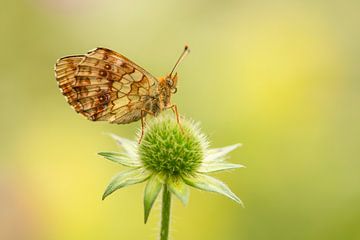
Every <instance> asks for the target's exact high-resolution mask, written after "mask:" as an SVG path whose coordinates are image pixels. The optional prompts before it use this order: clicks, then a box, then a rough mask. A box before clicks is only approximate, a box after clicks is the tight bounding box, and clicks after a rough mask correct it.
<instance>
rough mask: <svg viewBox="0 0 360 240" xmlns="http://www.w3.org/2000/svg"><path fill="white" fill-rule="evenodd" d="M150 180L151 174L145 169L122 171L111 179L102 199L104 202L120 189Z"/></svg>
mask: <svg viewBox="0 0 360 240" xmlns="http://www.w3.org/2000/svg"><path fill="white" fill-rule="evenodd" d="M148 178H149V173H148V172H147V171H146V170H145V169H144V168H131V169H128V170H125V171H122V172H120V173H119V174H118V175H116V176H115V177H113V178H112V179H111V181H110V184H109V185H108V187H107V188H106V190H105V192H104V194H103V197H102V199H103V200H104V199H105V198H106V197H107V196H109V195H110V194H111V193H113V192H114V191H116V190H118V189H120V188H123V187H126V186H129V185H133V184H136V183H141V182H144V181H145V180H146V179H148Z"/></svg>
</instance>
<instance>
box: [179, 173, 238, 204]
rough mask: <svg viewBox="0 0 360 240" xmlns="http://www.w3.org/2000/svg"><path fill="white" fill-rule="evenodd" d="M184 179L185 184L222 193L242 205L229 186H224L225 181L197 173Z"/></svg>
mask: <svg viewBox="0 0 360 240" xmlns="http://www.w3.org/2000/svg"><path fill="white" fill-rule="evenodd" d="M184 181H185V183H186V184H188V185H190V186H192V187H195V188H198V189H200V190H204V191H208V192H216V193H219V194H222V195H224V196H226V197H228V198H230V199H232V200H234V201H235V202H237V203H239V204H241V205H243V203H242V202H241V200H240V199H239V198H238V197H237V196H236V195H235V194H234V193H233V192H232V191H231V190H230V188H229V187H228V186H226V184H225V183H223V182H222V181H220V180H218V179H216V178H213V177H210V176H207V175H204V174H197V175H196V176H195V177H192V178H184Z"/></svg>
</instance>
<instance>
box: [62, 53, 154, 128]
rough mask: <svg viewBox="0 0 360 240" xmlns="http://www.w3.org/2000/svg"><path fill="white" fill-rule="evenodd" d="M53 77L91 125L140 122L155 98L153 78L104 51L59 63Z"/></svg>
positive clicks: (115, 54) (63, 59)
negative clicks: (143, 111) (96, 123)
mask: <svg viewBox="0 0 360 240" xmlns="http://www.w3.org/2000/svg"><path fill="white" fill-rule="evenodd" d="M55 75H56V79H57V82H58V85H59V88H60V89H61V91H62V93H63V95H64V96H65V97H66V99H67V101H68V103H69V104H70V105H71V106H72V107H73V108H74V109H75V111H76V112H78V113H80V114H82V115H84V116H86V117H87V118H88V119H90V120H92V121H109V122H111V123H129V122H133V121H136V120H139V119H140V118H141V111H142V110H151V108H152V106H151V105H152V104H154V101H156V96H157V95H158V92H157V91H158V90H157V89H158V87H157V86H158V81H157V79H156V78H155V77H153V76H152V75H151V74H150V73H148V72H147V71H146V70H144V69H143V68H141V67H140V66H138V65H137V64H135V63H134V62H132V61H131V60H129V59H127V58H126V57H124V56H123V55H121V54H119V53H116V52H114V51H112V50H110V49H106V48H96V49H94V50H92V51H89V52H88V53H87V54H86V55H77V56H70V57H65V58H61V59H59V60H58V62H57V63H56V65H55Z"/></svg>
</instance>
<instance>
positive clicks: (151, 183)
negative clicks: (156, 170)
mask: <svg viewBox="0 0 360 240" xmlns="http://www.w3.org/2000/svg"><path fill="white" fill-rule="evenodd" d="M161 187H162V182H161V181H160V179H159V178H158V176H157V175H156V174H154V175H152V176H151V177H150V179H149V180H148V182H147V184H146V187H145V194H144V223H146V222H147V220H148V218H149V214H150V211H151V208H152V206H153V205H154V202H155V200H156V198H157V196H158V195H159V192H160V190H161Z"/></svg>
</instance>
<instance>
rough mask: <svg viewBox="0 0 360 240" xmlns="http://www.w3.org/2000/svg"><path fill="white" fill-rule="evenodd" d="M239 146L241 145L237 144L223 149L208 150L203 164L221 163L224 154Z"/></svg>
mask: <svg viewBox="0 0 360 240" xmlns="http://www.w3.org/2000/svg"><path fill="white" fill-rule="evenodd" d="M240 146H241V144H240V143H237V144H234V145H230V146H227V147H223V148H214V149H210V150H208V152H207V155H206V156H205V159H204V161H203V162H212V161H223V160H224V157H225V155H226V154H228V153H229V152H231V151H233V150H235V149H236V148H238V147H240Z"/></svg>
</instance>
